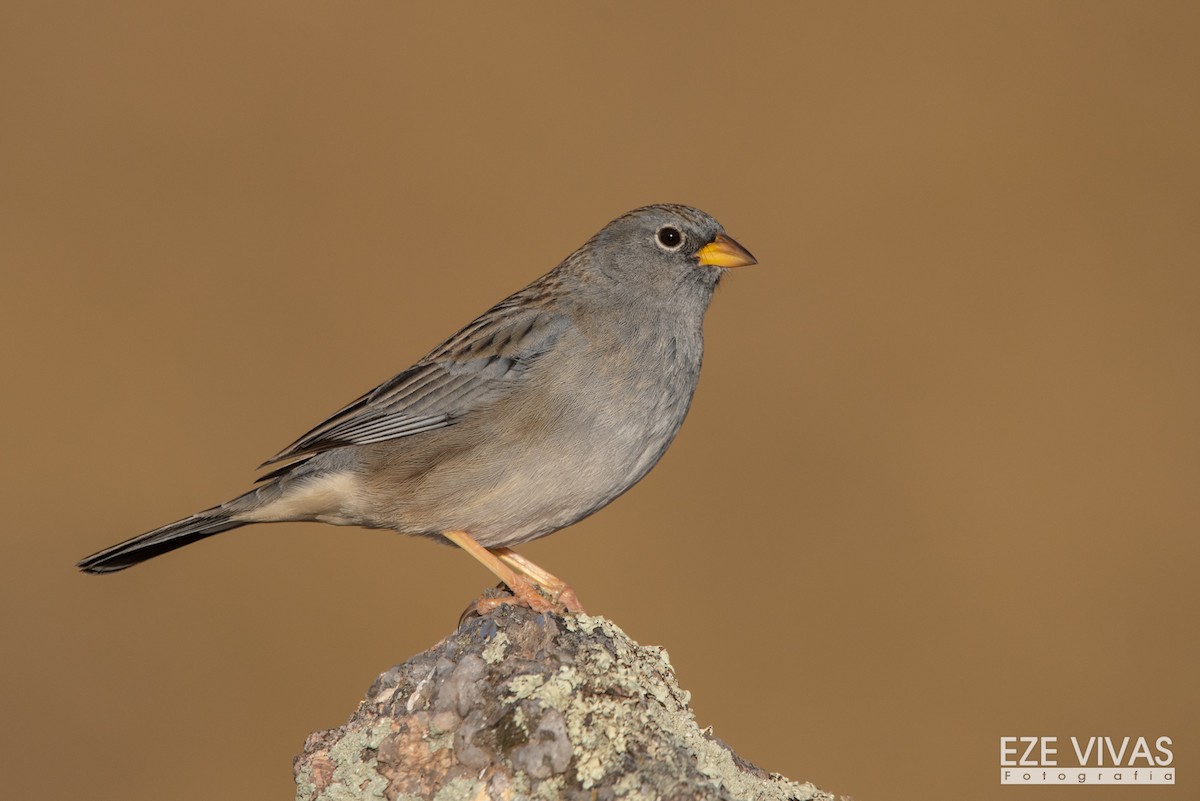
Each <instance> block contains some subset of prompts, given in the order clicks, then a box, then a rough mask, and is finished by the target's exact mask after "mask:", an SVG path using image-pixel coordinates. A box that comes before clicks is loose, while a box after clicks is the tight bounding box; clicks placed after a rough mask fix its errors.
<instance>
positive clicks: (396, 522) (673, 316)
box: [77, 204, 757, 612]
mask: <svg viewBox="0 0 1200 801" xmlns="http://www.w3.org/2000/svg"><path fill="white" fill-rule="evenodd" d="M756 263H757V261H756V259H755V258H754V256H752V255H751V254H750V252H749V251H748V250H746V248H744V247H742V245H740V244H739V243H738V242H737V241H736V240H735V239H733V238H732V237H730V236H729V235H728V234H726V233H725V229H724V228H723V227H722V226H721V224H720V223H718V222H717V221H716V220H715V219H714V218H713V217H711V216H710V215H709V214H707V213H705V212H703V211H701V210H699V209H696V208H692V207H689V206H684V205H677V204H656V205H650V206H644V207H641V208H637V209H634V210H633V211H630V212H628V213H626V214H623V215H621V216H620V217H617V218H616V219H614V220H612V221H611V222H609V223H608V224H607V225H605V226H604V227H603V228H602V229H601V230H600V231H599V232H598V233H596V234H595V235H594V236H593V237H591V238H590V239H589V240H588V241H587V242H586V243H584V244H583V245H582V246H581V247H580V248H579V249H578V250H576V251H575V252H573V253H572V254H571V255H569V256H567V258H565V259H564V260H563V261H562V262H561V263H559V264H558V266H556V267H555V268H554V269H552V270H550V271H549V272H548V273H546V274H545V275H543V276H541V277H540V278H538V279H536V280H534V281H533V282H532V283H531V284H529V285H528V286H526V287H525V288H524V289H521V290H519V291H517V292H515V293H513V294H512V295H509V296H508V297H507V298H505V299H504V300H502V301H500V302H499V303H497V304H496V305H494V306H492V307H491V308H490V309H488V310H487V311H485V312H484V313H483V314H481V315H480V316H479V317H477V318H475V320H473V321H472V322H471V323H469V324H468V325H466V326H465V327H464V328H463V329H462V330H460V331H459V332H458V333H456V334H454V335H453V336H451V337H450V338H449V339H447V340H445V341H444V342H442V343H441V344H440V345H438V346H437V347H436V348H434V349H433V350H432V351H430V352H429V354H428V355H426V356H425V357H424V358H422V359H421V360H420V361H418V362H417V363H416V364H414V365H413V366H412V367H409V368H408V369H407V370H404V371H403V372H401V373H399V374H398V375H396V376H394V377H393V378H390V379H388V380H387V381H385V382H383V383H382V384H380V385H379V386H377V387H375V388H374V389H372V390H371V391H369V392H367V393H365V394H364V395H362V396H360V397H359V398H358V399H356V400H355V401H353V402H352V403H350V404H349V405H347V406H345V407H343V408H342V409H340V410H339V411H337V412H335V413H334V414H333V415H331V416H330V417H329V418H328V419H326V420H325V421H324V422H322V423H320V424H319V425H317V426H316V427H314V428H313V429H312V430H310V431H309V432H308V433H306V434H304V435H303V436H302V437H300V438H299V439H297V440H296V441H295V442H294V443H292V444H291V445H289V446H288V447H287V448H284V449H283V450H282V451H280V452H279V453H278V454H276V455H275V456H273V457H272V458H270V459H268V460H267V461H266V462H264V463H263V464H262V465H260V469H262V468H266V467H270V468H271V469H270V471H269V472H267V473H265V474H264V475H262V476H260V477H259V478H258V479H257V481H256V482H255V483H254V486H253V488H252V489H250V490H249V491H248V492H245V493H243V494H241V495H238V496H237V497H235V498H232V499H231V500H228V501H226V502H225V503H222V504H220V505H218V506H214V507H212V508H210V509H205V510H204V511H201V512H197V513H196V514H193V515H191V516H189V517H185V518H183V519H182V520H178V521H176V522H173V523H168V524H167V525H165V526H161V527H159V528H156V529H153V530H151V531H148V532H146V533H144V534H141V535H139V536H136V537H133V538H132V539H129V540H126V541H124V542H121V543H118V544H117V545H113V546H112V547H109V548H106V549H104V550H102V551H99V552H97V553H94V554H92V555H91V556H88V557H86V558H84V559H82V560H81V561H80V562H79V563H78V565H77V566H78V567H79V569H81V570H82V571H84V572H86V573H100V574H102V573H112V572H116V571H120V570H124V569H125V568H128V567H131V566H133V565H135V564H138V563H141V562H144V561H146V560H148V559H151V558H153V557H156V556H161V555H162V554H165V553H168V552H170V551H174V550H175V549H177V548H181V547H183V546H184V545H190V544H192V543H194V542H198V541H200V540H203V539H207V538H208V537H211V536H213V535H214V534H219V533H221V532H224V531H229V530H231V529H235V528H238V527H241V526H245V525H249V524H253V523H270V522H282V521H318V522H323V523H331V524H333V525H339V526H346V525H353V526H362V527H366V528H372V529H389V530H392V531H397V532H400V533H402V534H409V535H417V536H421V537H426V538H430V539H433V540H436V541H439V542H442V543H446V544H454V545H458V546H459V547H461V548H462V549H463V550H465V551H467V552H468V553H469V554H470V555H471V556H472V557H474V558H475V559H477V560H478V561H479V562H480V563H482V564H483V565H484V566H485V567H487V568H488V569H489V570H491V571H492V572H493V573H494V574H495V575H496V576H497V577H498V578H499V579H500V581H501V582H503V584H504V585H505V586H507V587H508V589H509V590H510V592H511V598H510V599H507V600H505V601H504V602H514V603H524V604H527V605H529V606H531V607H533V608H534V609H536V610H539V611H548V610H566V611H568V612H575V611H582V609H583V607H582V605H581V604H580V603H579V600H578V596H577V595H576V594H575V592H574V590H573V589H572V588H571V587H570V585H568V584H567V583H566V582H564V581H562V580H561V579H559V578H557V577H556V576H554V575H553V574H551V573H549V572H547V571H545V570H544V569H542V568H541V567H539V566H537V565H536V564H534V563H533V562H531V561H529V560H528V559H526V558H525V557H523V556H521V555H519V554H518V553H517V552H516V551H514V550H513V547H514V546H516V545H520V544H522V543H526V542H529V541H531V540H534V539H537V538H539V537H543V536H546V535H547V534H551V533H553V532H555V531H558V530H560V529H562V528H565V527H567V526H569V525H571V524H572V523H575V522H578V521H579V520H582V519H583V518H585V517H587V516H589V515H591V514H592V513H593V512H596V511H597V510H599V509H601V508H602V507H604V506H607V505H608V504H609V503H610V502H612V501H613V500H614V499H616V498H617V497H618V496H620V495H621V494H623V493H624V492H625V491H626V490H628V489H629V488H630V487H632V486H633V485H634V484H636V483H637V482H638V481H640V480H641V479H642V477H643V476H645V475H646V473H647V472H648V471H649V470H650V469H651V468H652V467H654V465H655V464H656V463H657V462H658V460H659V459H660V457H662V455H663V453H664V452H665V451H666V450H667V448H668V446H669V445H670V444H671V442H672V440H673V439H674V438H675V435H676V433H677V432H678V431H679V428H680V426H681V425H682V424H683V421H684V417H685V416H686V414H687V411H688V408H689V407H690V405H691V401H692V396H693V393H694V392H695V389H696V384H697V381H698V379H699V375H700V364H701V358H702V355H703V343H704V336H703V327H702V325H703V321H704V316H705V313H706V311H707V310H708V307H709V303H710V301H711V300H712V297H713V292H714V290H715V289H716V287H717V285H718V283H719V282H720V280H721V277H722V275H723V274H724V273H725V272H726V271H727V270H729V269H731V268H736V267H743V266H748V265H752V264H756ZM480 603H481V604H482V603H483V601H482V600H481V601H480Z"/></svg>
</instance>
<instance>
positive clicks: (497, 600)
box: [459, 580, 584, 625]
mask: <svg viewBox="0 0 1200 801" xmlns="http://www.w3.org/2000/svg"><path fill="white" fill-rule="evenodd" d="M515 583H516V584H517V586H516V588H513V587H509V586H508V584H506V583H500V584H497V585H496V587H495V589H490V590H487V591H486V592H485V593H484V594H483V595H481V596H479V598H477V599H476V600H475V602H474V603H472V604H471V605H470V606H468V607H467V608H466V609H464V610H463V613H462V615H461V616H460V617H459V624H460V625H461V624H462V622H463V621H465V620H467V619H468V618H471V617H483V616H484V615H488V614H490V613H492V612H494V611H496V610H497V609H499V608H500V607H501V606H504V605H506V604H515V605H518V606H527V607H529V608H530V609H532V610H533V611H535V612H538V613H546V612H553V613H554V614H557V615H566V614H575V613H582V612H583V611H584V610H583V605H582V604H581V603H579V598H578V597H577V596H576V595H575V590H573V589H571V588H570V587H568V586H565V585H564V586H563V588H562V590H561V591H559V592H558V593H557V595H551V594H550V592H549V591H548V590H547V589H546V588H545V587H540V586H537V585H535V584H533V583H532V582H527V581H523V580H521V581H517V582H515Z"/></svg>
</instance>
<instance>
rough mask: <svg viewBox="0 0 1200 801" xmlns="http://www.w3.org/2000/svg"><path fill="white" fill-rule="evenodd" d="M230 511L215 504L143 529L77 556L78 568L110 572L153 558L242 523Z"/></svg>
mask: <svg viewBox="0 0 1200 801" xmlns="http://www.w3.org/2000/svg"><path fill="white" fill-rule="evenodd" d="M230 515H231V512H230V510H228V509H225V508H224V507H221V506H218V507H216V508H215V509H209V510H207V511H204V512H200V513H199V514H194V515H192V516H191V517H185V518H184V519H183V520H177V521H175V522H174V523H168V524H167V525H165V526H162V527H160V528H156V529H154V530H153V531H147V532H146V533H145V534H140V535H138V536H136V537H134V538H133V539H130V540H125V542H121V543H118V544H116V545H114V546H112V547H111V548H105V549H104V550H103V551H98V552H97V553H94V554H92V555H91V556H89V557H86V558H84V559H81V560H80V562H79V565H78V567H79V569H80V570H82V571H83V572H84V573H114V572H116V571H118V570H124V569H125V568H127V567H132V566H134V565H136V564H138V563H139V562H144V561H146V560H147V559H153V558H154V557H155V556H158V555H159V554H164V553H166V552H167V551H173V550H175V549H176V548H182V547H183V546H185V545H189V544H191V543H193V542H196V541H197V540H202V539H204V538H205V537H211V536H212V535H213V534H220V533H221V532H222V531H228V530H229V529H231V528H237V527H238V526H244V525H246V524H245V523H244V522H240V521H237V520H234V519H232V517H231V516H230Z"/></svg>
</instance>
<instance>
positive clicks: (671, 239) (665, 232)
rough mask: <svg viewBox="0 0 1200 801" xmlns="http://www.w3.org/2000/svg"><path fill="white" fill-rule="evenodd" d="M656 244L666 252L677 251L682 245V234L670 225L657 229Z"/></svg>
mask: <svg viewBox="0 0 1200 801" xmlns="http://www.w3.org/2000/svg"><path fill="white" fill-rule="evenodd" d="M657 238H658V244H659V245H661V246H662V247H664V248H666V249H667V250H678V249H679V246H680V245H682V244H683V234H681V233H679V229H678V228H675V227H674V226H671V225H664V226H663V227H662V228H659V229H658V237H657Z"/></svg>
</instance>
